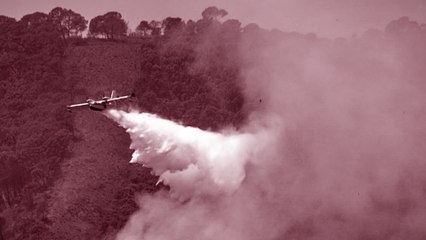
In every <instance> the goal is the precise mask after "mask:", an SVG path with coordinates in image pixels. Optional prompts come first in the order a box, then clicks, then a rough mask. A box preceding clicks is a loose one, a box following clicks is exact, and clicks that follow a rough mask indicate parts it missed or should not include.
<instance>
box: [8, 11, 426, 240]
mask: <svg viewBox="0 0 426 240" xmlns="http://www.w3.org/2000/svg"><path fill="white" fill-rule="evenodd" d="M225 13H226V12H225ZM225 13H224V12H223V10H218V9H214V8H210V11H205V12H203V13H202V18H201V19H199V20H198V21H196V22H195V21H191V20H190V21H188V22H184V21H182V19H180V18H170V17H169V18H166V19H164V20H163V21H162V22H161V23H162V24H161V23H160V22H156V21H152V22H151V23H149V24H148V23H147V22H145V23H144V24H142V23H143V22H144V21H142V22H141V24H140V26H139V27H138V32H137V33H138V34H139V35H138V34H136V37H135V36H133V37H132V38H130V37H126V36H124V35H123V34H124V33H125V32H126V31H124V32H121V33H120V34H119V35H118V36H115V37H114V34H112V35H111V33H108V32H101V30H100V29H104V28H96V25H92V26H93V28H92V29H91V30H92V32H91V33H92V34H91V35H92V37H93V36H102V35H105V36H107V37H108V36H110V38H112V39H95V38H84V39H82V38H71V37H70V35H69V34H70V31H69V30H68V32H66V33H67V34H64V32H63V31H61V29H60V28H59V30H58V26H57V23H55V18H54V17H52V16H51V15H47V14H43V13H34V14H29V15H27V16H25V17H23V18H22V19H21V20H19V21H17V20H15V19H12V18H8V17H5V16H0V50H1V54H0V101H1V102H2V104H1V105H0V125H1V128H0V140H1V141H0V239H46V240H49V239H105V238H106V239H112V238H114V236H115V234H116V233H117V232H118V231H119V230H120V229H121V228H122V227H123V225H124V224H125V222H126V221H127V220H128V217H129V216H130V214H132V213H133V212H134V211H135V210H136V209H137V206H136V203H135V195H136V194H138V193H141V192H142V193H143V192H145V193H146V192H148V193H152V192H155V191H156V190H158V189H159V188H162V187H164V186H161V185H159V186H157V185H156V180H157V179H156V178H155V177H153V176H152V175H151V174H150V170H149V169H146V168H144V167H142V166H140V165H132V164H129V163H128V161H129V160H130V158H131V152H130V150H129V149H128V146H129V144H130V140H129V137H128V135H127V134H126V133H125V132H124V130H123V129H122V128H119V127H118V126H117V125H116V124H115V123H113V122H112V121H110V120H108V119H107V118H106V117H105V116H104V115H103V114H102V113H98V112H93V111H90V110H89V109H85V108H82V109H77V110H74V111H73V112H71V113H69V112H67V111H66V107H65V106H66V105H67V104H71V103H79V102H84V101H85V99H86V98H87V97H91V98H100V97H102V96H103V95H109V94H110V92H111V90H116V91H117V93H118V94H119V95H121V94H129V93H131V92H134V93H135V94H136V98H135V99H134V100H133V102H124V103H123V104H119V107H123V108H124V109H127V108H128V107H132V108H134V109H137V110H140V111H144V112H150V113H155V114H158V115H160V116H162V117H164V118H167V119H172V120H175V121H177V122H180V123H182V124H184V125H190V126H196V127H200V128H202V129H211V130H219V129H223V128H239V127H240V126H242V125H243V124H244V123H245V122H246V121H247V118H248V116H249V114H250V113H251V112H253V110H254V109H256V110H258V111H257V112H258V113H262V108H263V107H264V106H265V105H269V106H275V105H273V104H272V103H271V102H268V101H272V100H270V99H269V96H268V93H264V92H261V91H259V92H257V89H250V91H251V92H245V93H244V91H247V89H244V84H250V82H249V81H250V80H251V81H257V82H256V83H255V84H253V83H252V84H253V85H257V86H261V85H262V84H265V85H268V79H271V76H274V74H279V77H277V78H279V79H281V78H282V79H283V80H284V79H286V80H288V81H290V82H291V81H295V82H303V81H305V80H306V79H311V78H312V79H317V76H307V75H306V73H305V69H304V68H305V67H306V65H305V63H306V62H305V60H306V59H310V57H311V56H315V54H319V56H327V59H328V60H329V61H330V65H332V66H340V67H341V68H342V69H344V71H336V72H335V73H334V75H333V76H338V77H339V78H341V79H345V78H348V76H349V77H351V75H350V74H348V72H350V71H354V72H355V73H356V74H354V75H352V77H353V76H355V77H359V78H360V79H362V78H364V77H365V78H367V79H369V78H370V77H371V79H369V80H371V81H374V79H375V75H374V74H370V72H373V73H374V71H376V72H380V70H383V69H380V66H382V65H381V64H380V63H381V62H380V61H381V59H382V58H380V61H378V60H376V57H377V56H375V55H374V54H378V55H380V54H383V55H386V54H387V53H388V52H389V50H392V51H395V52H396V53H395V55H396V56H398V63H399V64H400V67H401V69H402V70H401V71H400V74H401V76H404V77H407V76H408V77H407V79H408V80H407V81H408V82H410V83H412V84H416V86H417V87H419V86H420V87H422V86H424V81H423V80H424V79H423V78H422V77H423V76H424V75H425V74H424V71H425V70H424V69H425V68H424V61H422V60H424V56H425V54H424V47H423V45H424V39H425V36H426V35H425V28H424V25H419V24H417V23H415V22H413V21H410V20H409V19H408V18H401V19H399V20H396V21H393V22H391V23H390V24H389V25H388V27H387V28H386V30H385V32H382V31H379V30H370V31H367V32H366V33H365V34H364V35H363V36H362V37H360V38H355V39H351V40H345V39H337V40H328V39H321V38H318V37H316V36H315V35H314V34H308V35H303V34H298V33H284V32H281V31H278V30H275V31H266V30H263V29H261V28H259V27H258V26H257V25H255V24H249V25H247V26H245V27H242V26H241V23H240V22H239V21H238V20H234V19H230V20H226V21H223V22H222V21H220V20H221V17H223V16H224V15H226V14H225ZM110 15H111V14H110ZM110 15H108V16H110ZM105 16H106V15H103V16H100V17H98V20H99V19H102V18H103V17H105ZM113 16H115V17H119V21H120V22H122V21H123V19H121V15H119V14H113ZM80 17H81V16H80ZM79 19H80V18H79ZM80 20H81V19H80ZM83 20H84V19H83ZM81 22H83V23H84V21H80V23H81ZM101 22H102V21H101ZM121 25H122V24H121ZM65 36H68V37H65ZM113 39H114V40H113ZM384 43H386V44H384ZM277 46H278V47H277ZM274 49H280V51H281V52H279V54H280V56H279V57H278V59H279V61H280V62H279V64H277V66H275V65H271V66H269V65H262V64H263V63H262V60H265V62H273V61H272V60H274V59H273V58H275V57H276V56H277V53H276V52H274V51H275V50H274ZM395 49H396V50H395ZM357 51H360V52H372V55H371V56H370V55H368V57H369V58H368V57H365V56H364V55H357V54H355V53H356V52H357ZM416 60H418V61H416ZM311 67H312V66H311ZM313 67H314V68H315V66H313ZM278 68H279V69H278ZM242 69H244V70H246V71H245V72H243V70H242ZM248 69H257V70H259V69H261V70H262V71H248ZM354 69H355V70H354ZM385 70H386V69H385ZM383 72H386V71H383ZM339 74H340V75H339ZM366 76H367V77H366ZM244 78H248V79H249V80H248V81H247V79H244ZM315 84H318V83H316V82H314V81H312V82H309V84H308V83H307V86H308V87H306V88H307V89H310V88H309V87H311V86H315ZM419 89H421V88H419ZM274 90H276V89H274ZM276 91H281V90H280V89H277V90H276ZM287 92H288V93H289V94H292V93H291V91H287ZM306 95H307V96H308V97H310V95H309V94H308V93H307V94H306ZM304 96H305V95H304ZM287 97H288V96H287ZM295 97H297V96H295ZM313 97H315V96H313ZM288 98H289V99H290V100H289V101H288V102H290V103H291V102H292V101H293V99H291V98H290V97H288ZM296 100H297V99H296ZM265 103H267V104H265ZM286 103H287V102H286ZM277 104H282V105H283V106H284V105H285V104H283V103H282V102H279V103H277ZM289 105H291V104H289ZM283 106H281V105H280V106H275V107H276V109H279V111H284V110H282V109H284V107H283ZM291 106H293V105H291ZM396 106H398V104H396ZM298 107H299V108H301V109H302V110H303V109H308V110H309V107H307V106H305V105H303V106H298ZM403 107H404V105H403V104H402V105H400V108H403ZM308 112H309V111H308ZM404 113H405V112H404ZM420 113H422V111H420V110H419V114H418V115H419V117H424V115H421V114H420ZM303 126H305V125H303ZM310 127H311V122H308V123H306V127H305V128H303V130H305V129H308V130H309V129H310ZM303 133H305V131H304V132H303ZM294 134H295V135H296V133H294ZM297 134H299V133H297ZM305 138H306V139H310V136H309V135H307V136H305ZM305 138H303V139H305ZM294 139H296V140H294ZM294 139H293V140H294V141H293V142H290V143H289V144H288V145H289V146H290V147H291V146H292V145H295V146H296V145H297V144H298V143H297V138H294ZM297 147H298V148H300V149H299V150H300V152H302V151H303V149H302V146H297ZM295 148H296V147H295ZM299 150H298V151H299ZM301 158H302V157H301ZM301 228H302V230H298V229H296V230H295V231H294V232H292V229H291V228H290V229H289V230H288V231H287V232H283V235H285V236H290V237H293V236H294V238H297V237H299V239H307V238H309V236H305V237H303V236H301V235H300V232H303V231H304V230H306V229H307V230H306V231H305V232H309V231H310V230H311V229H310V228H313V227H312V226H310V225H309V224H307V225H306V226H305V225H303V226H302V227H301ZM367 235H368V234H367Z"/></svg>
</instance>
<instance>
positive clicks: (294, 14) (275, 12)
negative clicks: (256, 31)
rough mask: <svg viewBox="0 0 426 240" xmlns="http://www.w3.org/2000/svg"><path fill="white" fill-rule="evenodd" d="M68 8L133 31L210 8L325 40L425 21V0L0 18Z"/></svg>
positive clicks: (68, 1)
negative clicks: (112, 19) (116, 17)
mask: <svg viewBox="0 0 426 240" xmlns="http://www.w3.org/2000/svg"><path fill="white" fill-rule="evenodd" d="M57 6H60V7H64V8H68V9H72V10H74V11H75V12H78V13H80V14H81V15H83V16H84V17H85V18H86V19H88V20H90V19H92V18H93V17H95V16H97V15H101V14H104V13H106V12H108V11H112V10H115V11H118V12H120V13H121V14H122V15H123V18H124V19H125V20H126V21H128V22H129V27H130V28H132V29H134V28H135V27H136V26H137V24H138V23H139V22H140V21H141V20H162V19H164V18H166V17H168V16H171V17H181V18H183V19H184V20H188V19H193V20H197V19H200V18H201V12H202V11H203V10H204V9H205V8H206V7H208V6H217V7H219V8H223V9H225V10H227V11H228V13H229V15H228V16H227V18H235V19H238V20H240V21H241V22H242V23H243V25H246V24H248V23H252V22H254V23H257V24H258V25H260V26H261V27H263V28H267V29H272V28H277V29H280V30H283V31H297V32H301V33H308V32H315V33H317V34H318V35H319V36H323V37H350V36H351V35H352V34H353V33H358V34H360V33H362V32H364V31H365V30H366V29H368V28H379V29H384V27H385V26H386V24H387V23H389V21H391V20H394V19H397V18H399V17H401V16H408V17H410V19H413V20H415V21H417V22H419V23H426V0H216V1H213V0H121V1H118V0H92V1H86V0H32V1H29V0H0V15H6V16H10V17H14V18H17V19H20V18H21V17H22V16H23V15H25V14H28V13H32V12H35V11H41V12H45V13H48V12H49V11H50V10H51V9H53V8H54V7H57Z"/></svg>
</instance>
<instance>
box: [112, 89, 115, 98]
mask: <svg viewBox="0 0 426 240" xmlns="http://www.w3.org/2000/svg"><path fill="white" fill-rule="evenodd" d="M115 97H116V94H115V90H112V92H111V98H115Z"/></svg>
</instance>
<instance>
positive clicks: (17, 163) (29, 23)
mask: <svg viewBox="0 0 426 240" xmlns="http://www.w3.org/2000/svg"><path fill="white" fill-rule="evenodd" d="M57 29H58V28H57V26H55V24H54V23H53V21H52V20H51V18H50V17H49V16H48V15H47V14H44V13H39V12H36V13H33V14H29V15H26V16H24V17H23V18H22V19H21V20H20V21H16V20H14V19H11V18H8V17H4V16H2V17H1V21H0V52H1V55H0V84H1V85H0V92H1V101H2V104H1V105H0V124H1V126H2V127H1V134H0V138H1V140H0V149H1V150H0V196H1V197H0V209H3V210H4V211H3V214H2V215H3V217H4V218H5V219H6V223H7V226H8V227H7V228H6V231H2V232H4V233H3V234H4V235H5V236H6V239H11V238H14V239H28V238H29V236H30V235H29V234H30V233H31V235H34V238H36V237H35V236H36V235H37V233H38V232H40V231H41V229H42V228H44V221H45V214H46V210H47V209H46V199H45V195H44V194H45V191H46V189H47V188H49V187H50V186H51V185H52V183H53V182H54V181H55V180H56V179H57V177H58V176H59V174H58V173H59V171H58V170H59V163H60V162H61V160H62V159H63V158H64V157H65V156H66V155H67V147H68V143H69V141H70V140H71V139H72V132H73V126H72V122H71V121H70V119H69V118H66V117H65V116H64V112H65V111H64V109H63V106H62V104H64V100H63V98H64V97H66V96H67V94H68V91H69V83H68V82H67V81H66V80H65V79H64V77H63V75H62V66H61V61H62V58H63V55H64V47H65V46H64V44H63V41H62V39H61V33H60V32H59V31H57ZM23 213H25V214H23ZM11 219H14V221H13V222H8V221H10V220H11ZM2 226H5V224H2ZM0 233H1V232H0ZM12 236H14V237H12Z"/></svg>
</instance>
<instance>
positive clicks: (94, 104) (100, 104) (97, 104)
mask: <svg viewBox="0 0 426 240" xmlns="http://www.w3.org/2000/svg"><path fill="white" fill-rule="evenodd" d="M134 96H135V94H134V93H132V94H131V95H127V96H121V97H116V96H115V90H112V92H111V97H103V98H102V99H100V100H93V99H91V98H89V99H87V100H86V102H85V103H77V104H71V105H67V108H68V111H71V109H72V108H77V107H84V106H89V108H90V109H91V110H94V111H102V110H105V109H106V108H107V107H108V106H110V105H111V104H112V103H113V102H116V101H120V100H124V99H127V98H132V97H134Z"/></svg>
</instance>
